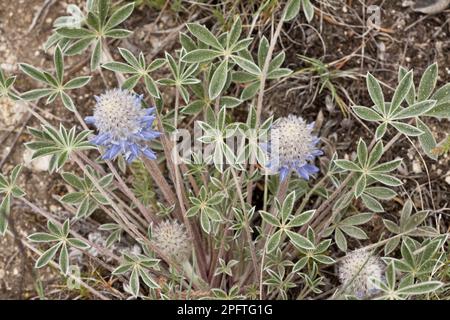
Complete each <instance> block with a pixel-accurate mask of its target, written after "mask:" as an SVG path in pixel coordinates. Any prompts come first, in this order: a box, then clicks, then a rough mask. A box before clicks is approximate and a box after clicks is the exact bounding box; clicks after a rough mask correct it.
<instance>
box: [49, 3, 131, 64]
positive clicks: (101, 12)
mask: <svg viewBox="0 0 450 320" xmlns="http://www.w3.org/2000/svg"><path fill="white" fill-rule="evenodd" d="M111 9H112V8H111V6H110V1H109V0H98V5H96V6H92V7H91V9H90V10H89V12H88V13H87V16H86V18H85V20H84V21H85V22H86V23H85V25H84V26H82V27H77V28H73V27H57V28H56V33H55V34H53V35H52V36H51V39H49V41H47V44H46V48H49V47H51V46H52V45H58V44H59V45H60V46H61V48H65V52H64V53H65V54H67V55H75V54H79V53H81V52H83V51H84V50H85V49H87V48H88V47H91V48H92V52H91V61H90V66H91V69H92V70H95V69H97V68H98V66H99V65H100V59H101V53H102V46H103V43H104V41H105V40H106V39H107V38H113V39H122V38H126V37H128V36H129V35H130V34H131V31H129V30H126V29H121V28H119V27H118V26H119V24H121V23H122V22H123V21H125V20H126V19H127V18H128V17H129V16H130V15H131V13H132V12H133V9H134V3H128V4H124V5H123V6H120V7H117V9H115V10H111ZM63 44H64V45H63Z"/></svg>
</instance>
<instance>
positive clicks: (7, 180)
mask: <svg viewBox="0 0 450 320" xmlns="http://www.w3.org/2000/svg"><path fill="white" fill-rule="evenodd" d="M21 170H22V166H21V165H17V166H15V167H14V169H12V170H11V173H10V174H9V176H8V177H6V176H4V175H2V174H0V199H1V200H0V236H3V235H5V233H6V229H7V227H8V215H9V213H10V208H11V203H12V201H13V198H21V197H23V196H24V195H25V192H24V191H23V190H22V189H21V188H19V186H18V185H17V179H18V176H19V174H20V172H21Z"/></svg>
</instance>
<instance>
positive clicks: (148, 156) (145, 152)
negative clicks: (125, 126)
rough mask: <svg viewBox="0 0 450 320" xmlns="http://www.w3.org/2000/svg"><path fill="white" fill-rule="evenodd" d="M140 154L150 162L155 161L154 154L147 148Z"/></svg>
mask: <svg viewBox="0 0 450 320" xmlns="http://www.w3.org/2000/svg"><path fill="white" fill-rule="evenodd" d="M142 154H143V155H144V156H146V157H147V158H149V159H150V160H155V159H156V155H155V153H154V152H153V151H152V150H151V149H149V148H145V149H142Z"/></svg>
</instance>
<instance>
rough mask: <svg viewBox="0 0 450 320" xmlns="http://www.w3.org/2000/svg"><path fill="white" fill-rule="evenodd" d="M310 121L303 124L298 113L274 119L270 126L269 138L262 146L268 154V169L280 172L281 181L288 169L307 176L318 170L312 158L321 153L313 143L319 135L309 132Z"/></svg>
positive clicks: (311, 127) (317, 139)
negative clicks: (264, 146) (264, 145)
mask: <svg viewBox="0 0 450 320" xmlns="http://www.w3.org/2000/svg"><path fill="white" fill-rule="evenodd" d="M313 128H314V123H310V124H307V123H306V122H305V120H303V119H302V118H301V117H297V116H294V115H292V114H290V115H289V116H287V117H282V118H280V119H278V121H276V122H275V123H274V124H273V125H272V128H271V133H270V141H269V144H268V145H267V146H266V151H267V153H268V155H269V159H270V161H269V163H268V166H267V167H268V169H269V170H271V171H272V172H278V173H279V174H280V180H281V181H284V180H285V179H286V178H287V177H288V175H289V173H290V172H291V171H292V170H295V171H296V172H297V173H298V175H299V176H300V177H301V178H303V179H305V180H309V177H310V176H311V175H312V174H314V173H317V172H319V168H318V167H316V166H315V165H314V164H313V163H312V162H313V161H314V159H315V158H316V157H318V156H320V155H322V154H323V152H322V151H321V150H319V149H318V148H317V147H316V145H317V144H318V143H319V141H320V139H319V138H318V137H316V136H314V135H312V134H311V131H312V130H313Z"/></svg>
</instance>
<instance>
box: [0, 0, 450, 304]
mask: <svg viewBox="0 0 450 320" xmlns="http://www.w3.org/2000/svg"><path fill="white" fill-rule="evenodd" d="M269 2H270V1H266V2H265V3H264V4H263V8H264V6H267V5H268V3H269ZM133 8H134V4H133V3H125V4H124V2H123V1H122V2H120V3H119V4H116V3H112V2H111V1H109V0H89V1H87V3H86V6H84V7H76V6H74V5H71V6H70V7H69V8H68V9H69V13H70V14H71V16H66V17H60V18H58V19H57V20H56V21H55V24H54V32H53V34H52V36H51V37H50V39H48V41H47V42H46V44H45V48H46V49H47V50H49V52H53V57H54V66H53V67H50V68H49V69H48V70H46V69H44V68H38V67H36V66H32V65H30V64H27V63H21V64H20V70H21V71H22V72H23V73H24V74H25V76H28V77H30V78H31V79H32V80H33V81H34V83H35V85H36V88H35V89H31V90H29V91H27V92H18V91H17V90H16V89H15V88H14V80H15V76H8V75H6V74H5V73H4V72H3V71H1V70H0V94H1V95H2V96H5V97H7V98H8V99H13V100H22V101H23V102H24V103H25V104H26V106H27V107H28V109H29V111H30V112H31V113H32V115H34V116H35V118H36V119H37V120H38V121H39V122H40V124H39V125H37V126H33V127H29V128H28V132H29V134H30V140H31V141H29V142H28V143H27V144H26V147H27V148H29V149H30V150H32V152H33V159H35V158H39V157H43V156H50V157H51V160H50V166H49V170H48V171H49V172H48V174H52V175H54V176H55V177H60V178H61V181H62V182H63V183H64V184H65V186H66V187H65V190H66V191H65V192H64V194H62V195H58V196H56V195H55V199H56V201H59V203H60V204H61V206H63V208H64V209H65V211H67V214H68V217H65V218H61V216H56V215H54V214H53V213H51V212H48V211H47V210H46V209H44V208H41V207H39V205H38V204H36V203H34V201H33V200H34V199H32V197H31V196H28V195H26V194H25V193H24V191H22V189H21V182H22V181H23V180H21V176H20V171H21V170H20V169H21V167H20V166H17V167H15V168H14V169H13V170H12V171H11V172H9V173H6V172H5V173H4V175H0V196H1V205H0V233H1V234H2V235H8V234H11V231H10V230H9V229H8V219H9V217H10V212H11V210H12V207H14V205H16V204H17V205H19V204H21V205H24V206H26V207H28V208H29V209H30V210H31V211H32V212H34V213H36V214H37V215H39V217H40V218H41V219H42V220H41V221H42V222H46V225H47V229H48V231H45V232H42V231H38V232H36V233H33V234H30V235H28V237H27V238H26V239H24V240H23V241H24V242H25V243H26V244H27V245H28V246H29V247H30V248H32V249H33V257H34V258H35V261H36V263H35V268H37V269H40V268H43V267H44V266H47V265H48V266H50V267H53V268H55V269H56V270H58V271H57V272H58V273H60V274H61V279H62V280H64V279H69V278H70V279H72V280H75V282H76V284H78V286H76V287H73V286H67V290H68V292H74V293H75V292H77V290H78V291H80V290H81V288H84V289H85V291H86V292H88V293H87V294H88V297H89V298H93V299H128V298H141V299H179V298H182V299H208V298H209V299H256V298H258V299H306V298H313V299H316V298H328V299H417V298H427V299H440V298H443V297H445V294H446V292H447V298H448V290H449V287H448V282H449V264H448V259H449V254H448V234H447V233H446V232H447V231H446V230H443V229H442V228H441V226H440V225H439V219H438V218H437V217H436V215H437V214H438V213H439V210H436V208H423V207H420V208H419V205H418V204H417V203H415V202H413V201H412V200H411V199H409V195H408V194H405V193H404V192H403V191H402V189H401V186H402V185H403V184H404V182H405V181H404V179H402V177H400V176H399V174H398V171H397V169H398V168H399V166H401V165H402V162H403V160H402V158H403V157H405V154H404V151H403V150H400V151H399V152H396V157H395V158H392V153H388V152H387V151H388V150H389V149H391V148H393V147H394V146H396V142H397V141H399V140H404V141H407V142H408V143H411V144H412V145H414V144H415V143H416V141H418V142H419V144H420V147H421V149H422V151H423V152H425V154H426V155H428V156H429V157H430V158H431V159H434V160H435V159H437V157H438V155H437V153H436V152H434V150H435V149H436V148H437V147H439V144H438V143H437V142H436V139H435V137H434V136H433V134H432V132H431V130H430V128H429V127H428V126H427V118H429V117H434V118H438V119H443V118H449V117H450V90H449V88H450V84H445V85H443V86H442V87H440V88H439V89H437V90H435V87H436V83H437V78H438V66H437V64H433V65H431V66H430V67H429V68H428V69H426V71H425V72H424V73H423V75H422V77H421V79H420V83H419V85H418V87H417V88H416V86H415V84H414V81H413V80H414V79H413V71H412V70H407V69H405V68H400V70H399V74H398V79H399V81H398V85H397V86H396V87H395V88H394V90H393V92H390V91H389V90H388V89H385V90H383V88H382V85H381V82H380V81H379V80H377V79H376V78H375V76H374V75H372V74H370V73H368V74H367V77H366V78H367V91H368V94H369V96H370V98H371V102H370V103H369V105H367V106H352V108H351V111H352V112H351V113H352V116H353V117H355V118H356V119H358V120H360V121H363V122H364V123H365V124H366V125H367V127H368V128H370V129H373V131H371V132H370V136H369V137H368V138H367V137H365V136H364V137H361V139H360V140H359V141H355V145H354V148H353V150H355V156H354V157H348V156H346V155H345V154H343V153H341V152H340V151H338V152H335V153H330V152H329V151H328V149H326V148H325V144H324V143H323V141H322V139H321V133H320V131H318V130H317V128H316V127H315V124H314V122H313V119H310V118H309V117H308V116H307V115H303V114H301V108H298V113H297V114H291V115H288V116H281V115H280V114H278V112H277V110H274V113H273V114H267V112H265V110H264V106H265V102H266V100H265V96H266V93H267V87H268V84H269V83H276V82H278V81H283V80H285V79H289V77H290V76H291V75H292V74H293V71H292V70H290V69H289V68H287V67H286V66H285V65H284V60H285V57H286V54H285V52H284V50H281V49H280V47H279V46H278V43H279V37H280V33H281V30H282V28H283V26H284V25H286V24H289V23H292V21H294V19H304V18H305V17H306V20H307V21H311V20H312V19H313V17H314V11H315V10H314V1H310V0H290V1H286V2H284V1H279V2H278V5H276V6H275V7H274V9H273V10H274V11H273V17H274V19H275V20H274V21H276V24H275V25H274V28H273V32H272V33H271V34H265V35H258V34H257V33H256V32H252V28H250V27H249V26H248V25H246V24H244V23H243V22H242V20H241V18H240V17H234V18H233V21H231V23H229V24H227V25H224V26H223V28H212V27H208V26H206V25H203V24H201V23H197V22H190V23H187V24H186V26H185V28H184V29H182V31H180V33H179V45H178V47H177V49H176V50H174V51H172V52H171V53H168V52H167V53H165V54H164V55H163V56H161V57H158V58H155V59H152V60H150V61H149V59H148V55H147V54H146V52H136V50H134V52H133V50H132V49H131V48H125V47H126V44H127V43H126V41H123V40H124V39H126V38H127V37H128V36H129V35H130V34H131V33H132V30H127V29H126V28H125V27H124V22H126V20H127V19H128V18H129V17H130V16H132V14H133ZM263 8H262V9H260V11H258V12H256V13H255V16H254V19H256V20H255V21H257V20H258V19H259V18H260V12H261V10H263ZM300 11H302V12H303V14H304V15H299V12H300ZM112 41H115V42H114V44H115V45H114V46H112V45H111V44H112ZM116 44H118V45H116ZM50 50H51V51H50ZM80 55H81V56H82V57H84V58H87V59H88V61H90V69H91V74H89V75H84V76H79V77H72V76H70V75H69V72H68V70H66V69H65V65H66V63H65V61H66V60H68V59H71V57H73V56H80ZM50 70H53V71H50ZM100 72H102V73H100ZM101 74H102V75H103V74H109V75H110V76H112V77H114V80H115V81H116V82H115V85H114V87H113V88H109V87H106V86H105V87H104V88H98V89H96V90H97V91H95V92H91V99H92V101H93V103H95V106H94V107H93V108H87V107H83V108H82V107H81V106H80V105H78V104H77V102H76V100H75V99H74V96H73V94H74V93H73V90H74V89H79V88H83V89H86V90H91V89H89V88H90V86H89V83H90V82H92V81H93V79H95V78H97V77H98V78H100V75H101ZM42 99H44V100H45V101H43V100H42ZM58 99H60V100H61V101H62V104H63V105H64V106H65V107H66V108H67V109H68V112H70V114H71V115H73V117H72V120H73V121H77V122H78V123H76V124H74V125H72V126H70V127H69V126H68V124H67V123H58V122H56V121H54V120H51V121H50V120H47V119H46V117H45V115H44V114H41V112H40V110H41V109H35V108H34V107H33V106H34V104H41V103H42V102H43V103H44V104H45V105H46V106H43V107H42V108H44V109H45V108H49V110H50V107H51V106H52V105H53V104H55V103H57V102H58ZM237 110H238V111H239V112H237ZM242 114H244V117H242ZM237 115H240V117H237ZM238 119H243V120H242V121H239V120H238ZM199 132H200V133H199ZM180 136H181V137H183V139H182V140H183V141H184V142H186V140H188V144H189V146H190V152H189V153H188V154H187V155H186V154H185V153H183V154H180V152H179V151H180V149H181V145H182V143H183V141H181V142H180V140H179V137H180ZM418 152H421V150H418ZM325 160H328V162H327V161H325ZM327 163H328V165H326V164H327ZM393 199H395V204H394V202H393V201H394V200H393ZM397 204H400V206H399V205H397ZM402 207H403V209H402ZM395 208H397V210H396V209H395ZM88 226H89V227H88ZM92 228H95V229H96V231H97V232H100V233H101V235H102V236H103V237H104V239H103V240H102V241H98V240H96V239H94V238H93V237H91V233H92ZM373 228H379V230H381V231H379V232H378V233H376V235H378V236H375V237H374V236H371V237H369V236H368V233H369V231H370V230H372V229H373ZM126 245H130V246H134V247H133V248H136V249H133V250H132V249H130V248H129V247H128V249H123V248H124V247H125V248H127V247H126ZM119 248H122V249H119ZM74 252H81V255H82V257H83V258H82V259H81V260H79V259H78V260H77V259H75V258H74V257H73V253H74ZM88 262H89V263H88ZM93 265H95V266H96V268H97V269H96V271H95V272H93V273H90V276H83V275H84V274H87V273H88V272H89V268H92V266H93ZM73 270H78V271H81V272H72V271H73ZM106 283H108V285H106ZM446 283H447V284H446Z"/></svg>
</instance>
